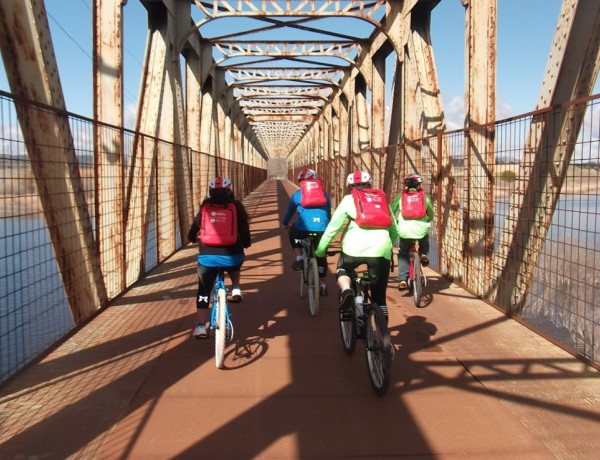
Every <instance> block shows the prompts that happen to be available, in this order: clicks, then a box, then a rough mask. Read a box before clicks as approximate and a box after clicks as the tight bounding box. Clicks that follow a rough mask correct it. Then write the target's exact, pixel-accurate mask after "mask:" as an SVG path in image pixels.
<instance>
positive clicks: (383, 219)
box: [352, 188, 392, 228]
mask: <svg viewBox="0 0 600 460" xmlns="http://www.w3.org/2000/svg"><path fill="white" fill-rule="evenodd" d="M352 196H353V197H354V205H355V206H356V219H355V220H356V223H357V224H358V226H359V227H361V228H390V226H391V225H392V216H391V214H390V209H389V207H388V204H387V199H386V197H385V192H384V191H383V190H377V189H370V188H365V189H358V188H353V189H352Z"/></svg>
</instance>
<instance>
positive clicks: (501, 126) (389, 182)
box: [289, 95, 600, 367]
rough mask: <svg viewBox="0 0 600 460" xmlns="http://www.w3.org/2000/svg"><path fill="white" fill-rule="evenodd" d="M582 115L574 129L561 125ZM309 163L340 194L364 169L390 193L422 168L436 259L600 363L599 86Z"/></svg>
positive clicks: (453, 276)
mask: <svg viewBox="0 0 600 460" xmlns="http://www.w3.org/2000/svg"><path fill="white" fill-rule="evenodd" d="M577 117H580V118H581V120H582V122H581V128H580V129H579V130H578V135H577V137H576V138H573V139H569V137H568V134H569V129H566V130H563V132H566V133H567V134H564V133H563V134H561V133H560V132H558V131H559V129H558V128H557V127H560V126H561V125H560V123H562V122H563V121H564V120H565V119H567V120H569V119H573V118H577ZM548 152H550V153H548ZM489 158H491V161H489V162H487V163H486V161H484V160H481V163H480V164H478V161H480V159H489ZM386 164H389V167H388V168H387V170H385V171H384V168H383V167H382V165H386ZM311 167H313V168H314V169H316V170H317V171H319V172H320V174H321V177H322V179H323V182H324V184H325V186H326V187H327V190H329V191H330V194H331V196H332V201H333V202H334V203H337V202H339V200H340V199H341V197H342V196H343V195H344V194H345V193H346V190H345V184H344V180H345V177H346V174H348V173H349V172H351V171H352V170H354V169H366V170H369V171H376V174H374V175H373V177H374V185H375V186H376V187H380V188H384V189H385V190H386V191H387V193H388V198H389V200H390V202H391V201H392V200H393V199H394V198H395V197H396V196H397V194H399V193H400V192H401V190H402V187H401V184H402V177H403V176H404V175H405V174H410V173H413V172H417V173H419V174H421V175H422V176H423V177H424V180H425V184H424V185H425V190H426V191H427V192H428V193H430V194H431V196H432V199H433V201H434V206H435V208H436V217H435V221H434V223H433V225H432V230H431V234H430V240H431V254H430V259H431V267H432V268H434V269H436V270H437V271H438V272H439V273H440V274H442V275H444V276H445V277H446V278H448V279H450V280H452V281H454V282H456V283H457V284H459V285H460V286H462V287H464V288H465V289H467V290H468V291H469V292H471V293H473V294H475V295H476V296H478V297H480V298H482V299H484V300H486V301H488V302H490V303H491V304H493V305H494V306H496V307H497V308H499V309H500V310H502V311H504V312H505V313H507V314H508V315H510V316H511V317H513V318H515V319H517V320H518V321H520V322H522V323H524V324H526V325H527V326H528V327H530V328H531V329H533V330H535V331H536V332H538V333H539V334H541V335H543V336H544V337H546V338H547V339H549V340H551V341H553V342H555V343H556V344H558V345H559V346H561V347H563V348H564V349H566V350H568V351H569V352H571V353H572V354H574V355H577V356H579V357H581V358H582V359H584V360H585V361H588V362H590V363H591V364H593V365H595V366H596V367H597V366H599V365H600V300H599V299H600V212H599V209H600V208H599V206H598V205H599V201H600V197H599V193H600V95H597V96H593V97H590V98H587V99H584V100H578V101H572V102H570V103H567V104H562V105H561V106H557V107H552V108H548V109H545V110H540V111H536V112H531V113H529V114H524V115H522V116H518V117H513V118H510V119H507V120H501V121H498V122H496V123H493V124H491V125H489V126H478V127H472V128H469V129H462V130H455V131H451V132H442V133H438V134H437V135H436V136H432V137H427V138H423V139H418V140H415V141H412V142H410V143H406V144H401V145H394V146H387V147H385V148H382V149H374V150H372V151H370V152H360V153H357V154H354V155H352V156H351V157H350V158H343V159H341V158H338V159H335V160H329V161H327V162H323V163H318V164H314V165H311ZM296 173H297V168H296V169H294V170H290V175H289V178H290V180H294V181H295V175H296ZM514 346H518V344H514Z"/></svg>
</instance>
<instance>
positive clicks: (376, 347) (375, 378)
mask: <svg viewBox="0 0 600 460" xmlns="http://www.w3.org/2000/svg"><path fill="white" fill-rule="evenodd" d="M365 329H366V337H365V341H366V347H365V350H366V357H367V370H368V371H369V378H370V379H371V384H372V385H373V389H374V390H375V393H377V394H378V395H380V396H381V395H383V394H385V392H386V391H387V389H388V387H389V385H390V380H391V370H392V361H393V359H394V351H393V350H394V349H393V345H392V342H391V340H390V334H389V332H388V328H387V323H386V320H385V315H384V314H383V310H382V309H381V307H380V306H379V305H377V304H371V306H370V311H369V316H368V318H367V324H366V328H365Z"/></svg>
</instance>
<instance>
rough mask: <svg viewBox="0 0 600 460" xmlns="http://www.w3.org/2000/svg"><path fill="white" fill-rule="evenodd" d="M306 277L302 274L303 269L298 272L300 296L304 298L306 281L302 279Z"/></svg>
mask: <svg viewBox="0 0 600 460" xmlns="http://www.w3.org/2000/svg"><path fill="white" fill-rule="evenodd" d="M305 277H306V275H305V274H304V271H301V272H300V298H301V299H304V297H306V282H305V281H304V278H305Z"/></svg>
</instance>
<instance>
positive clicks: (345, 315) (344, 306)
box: [340, 289, 354, 321]
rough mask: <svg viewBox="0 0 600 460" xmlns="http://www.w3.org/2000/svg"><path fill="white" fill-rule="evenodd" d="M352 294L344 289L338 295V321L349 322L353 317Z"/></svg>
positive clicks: (349, 290) (350, 290)
mask: <svg viewBox="0 0 600 460" xmlns="http://www.w3.org/2000/svg"><path fill="white" fill-rule="evenodd" d="M353 308H354V292H352V289H346V290H345V291H342V293H341V294H340V320H342V321H350V320H351V319H352V316H353V315H354V311H353Z"/></svg>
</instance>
